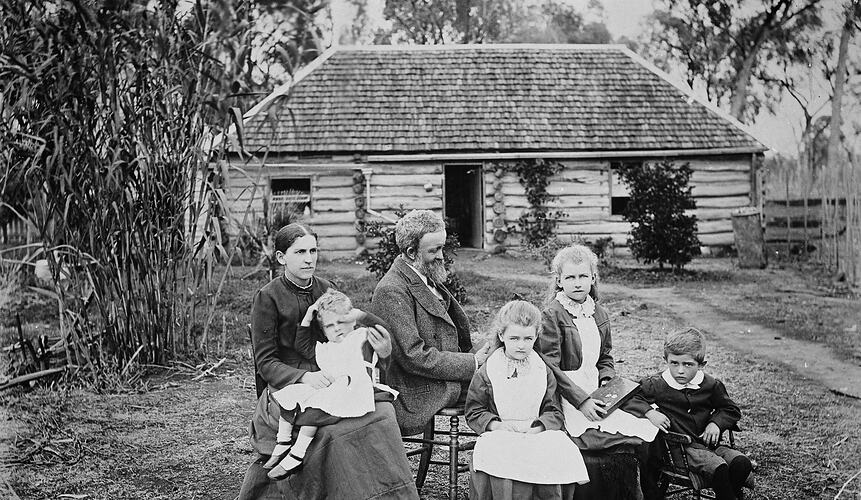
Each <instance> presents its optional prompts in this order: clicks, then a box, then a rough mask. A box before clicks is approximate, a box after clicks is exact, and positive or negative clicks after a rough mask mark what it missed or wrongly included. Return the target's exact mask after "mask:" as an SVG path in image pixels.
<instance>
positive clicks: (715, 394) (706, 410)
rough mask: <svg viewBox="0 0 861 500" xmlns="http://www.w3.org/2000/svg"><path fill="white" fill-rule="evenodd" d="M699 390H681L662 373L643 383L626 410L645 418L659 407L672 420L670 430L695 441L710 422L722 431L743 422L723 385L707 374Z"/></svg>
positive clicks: (644, 380) (647, 378)
mask: <svg viewBox="0 0 861 500" xmlns="http://www.w3.org/2000/svg"><path fill="white" fill-rule="evenodd" d="M704 375H705V378H703V381H702V383H701V384H700V388H699V389H682V390H677V389H673V388H672V387H670V386H669V384H667V382H666V380H664V378H663V377H662V376H661V374H660V373H658V374H655V375H651V376H649V377H646V378H644V379H643V380H641V381H640V391H639V392H638V393H637V394H635V395H634V397H633V398H631V400H630V401H628V402H627V403H626V404H625V405H624V408H625V410H626V411H628V412H630V413H632V414H634V415H636V416H639V417H641V416H645V415H646V412H648V411H649V410H651V409H652V406H651V405H652V403H655V404H656V405H658V411H660V412H661V413H663V414H664V415H666V416H667V418H669V419H670V430H671V431H673V432H679V433H682V434H687V435H688V436H691V437H693V438H694V439H695V440H697V439H698V436H699V435H700V434H702V433H703V431H705V429H706V426H707V425H708V424H709V422H714V423H715V424H717V426H718V427H719V428H720V430H721V432H723V431H726V430H727V429H732V428H733V427H735V425H736V423H737V422H738V421H739V420H740V419H741V411H740V410H739V408H738V406H737V405H736V404H735V402H733V400H732V399H730V397H729V395H728V394H727V392H726V387H724V385H723V382H721V381H720V380H718V379H716V378H714V377H712V376H711V375H709V374H707V373H704Z"/></svg>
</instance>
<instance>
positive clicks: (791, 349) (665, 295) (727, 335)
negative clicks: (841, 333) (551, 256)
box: [601, 283, 861, 399]
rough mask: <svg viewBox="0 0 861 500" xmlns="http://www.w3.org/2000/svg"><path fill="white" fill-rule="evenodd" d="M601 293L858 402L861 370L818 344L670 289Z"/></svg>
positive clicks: (617, 288)
mask: <svg viewBox="0 0 861 500" xmlns="http://www.w3.org/2000/svg"><path fill="white" fill-rule="evenodd" d="M601 290H602V292H605V293H609V294H618V295H626V296H634V297H637V298H638V299H640V300H642V301H643V302H646V303H648V304H650V305H653V306H656V307H660V308H662V309H665V310H667V311H669V312H670V313H671V314H673V315H674V316H677V317H679V318H680V319H681V320H682V321H683V322H684V324H686V325H690V326H693V327H695V328H698V329H700V330H702V331H704V332H707V333H710V334H712V335H714V336H715V337H717V338H718V340H720V341H721V342H722V343H723V344H725V345H727V346H728V347H732V348H734V349H736V350H740V351H745V352H749V353H751V354H753V355H754V356H756V357H760V358H766V359H768V360H770V361H774V362H777V363H780V364H782V365H784V366H786V367H788V368H790V369H792V370H794V371H796V372H797V373H799V374H800V375H802V376H804V377H807V378H810V379H813V380H817V381H819V382H820V383H822V384H823V385H825V386H826V387H828V388H829V389H831V390H832V391H834V392H837V393H840V394H843V395H847V396H851V397H854V398H859V399H861V367H859V366H856V365H854V364H851V363H846V362H843V361H840V360H838V359H836V358H835V357H834V356H833V355H832V354H831V352H830V351H829V349H828V348H827V347H825V346H823V345H821V344H817V343H814V342H807V341H803V340H795V339H792V338H789V337H787V336H785V335H784V334H783V333H782V332H781V331H780V330H777V329H773V328H769V327H766V326H762V325H759V324H756V323H752V322H748V321H740V320H736V319H734V318H732V317H730V316H729V315H727V314H725V313H723V312H720V311H717V310H716V309H714V308H713V307H711V306H709V305H708V304H704V303H702V302H698V301H694V300H691V299H688V298H687V297H684V296H682V295H680V294H679V293H678V292H676V291H675V289H674V288H629V287H626V286H623V285H616V284H606V283H605V284H603V285H601Z"/></svg>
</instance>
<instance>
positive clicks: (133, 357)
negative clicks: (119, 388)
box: [120, 344, 144, 377]
mask: <svg viewBox="0 0 861 500" xmlns="http://www.w3.org/2000/svg"><path fill="white" fill-rule="evenodd" d="M143 348H144V345H143V344H141V345H140V347H138V349H137V351H135V353H134V354H132V357H131V358H130V359H129V362H128V363H126V366H125V367H124V368H123V371H121V372H120V377H122V376H124V375H125V374H126V372H127V371H129V368H131V366H132V363H133V362H134V360H135V359H137V357H138V354H140V353H141V350H143Z"/></svg>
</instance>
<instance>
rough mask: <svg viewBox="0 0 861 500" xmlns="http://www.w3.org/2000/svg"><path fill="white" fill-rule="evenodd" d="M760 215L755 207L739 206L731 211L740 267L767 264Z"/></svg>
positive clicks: (758, 266) (760, 267)
mask: <svg viewBox="0 0 861 500" xmlns="http://www.w3.org/2000/svg"><path fill="white" fill-rule="evenodd" d="M787 215H788V214H787ZM760 216H761V214H760V211H759V210H757V208H756V207H745V208H740V209H737V210H734V211H733V212H732V231H733V235H734V238H735V248H736V250H737V251H738V265H739V267H741V268H759V269H762V268H764V267H765V266H766V264H768V260H767V258H766V252H765V239H764V238H763V234H762V224H761V223H760ZM787 238H789V236H787Z"/></svg>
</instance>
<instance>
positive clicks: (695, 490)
mask: <svg viewBox="0 0 861 500" xmlns="http://www.w3.org/2000/svg"><path fill="white" fill-rule="evenodd" d="M736 430H738V429H736ZM725 435H726V436H727V439H728V441H729V447H730V448H735V436H734V434H733V431H732V430H729V431H727V432H726V434H725ZM721 437H723V436H721ZM657 439H658V440H659V443H658V448H659V450H660V456H659V457H658V458H659V460H660V461H661V468H660V476H659V478H658V488H659V489H660V492H661V494H662V495H663V496H664V497H668V496H671V495H676V494H680V493H684V494H693V495H694V497H695V498H698V499H702V498H711V499H713V498H715V496H714V494H713V493H712V492H711V491H710V490H708V485H707V484H705V479H704V478H703V477H702V476H700V475H699V474H697V473H696V472H693V471H692V470H690V468H689V467H688V457H687V455H686V454H685V450H686V448H687V447H688V446H690V445H691V443H692V442H693V440H692V439H691V437H690V436H687V435H685V434H679V433H676V432H662V433H660V434H659V435H658V438H657ZM751 462H753V461H751ZM754 468H756V465H755V463H754ZM745 486H746V487H748V488H751V489H752V488H753V473H751V477H750V478H749V479H748V483H746V484H745Z"/></svg>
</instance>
